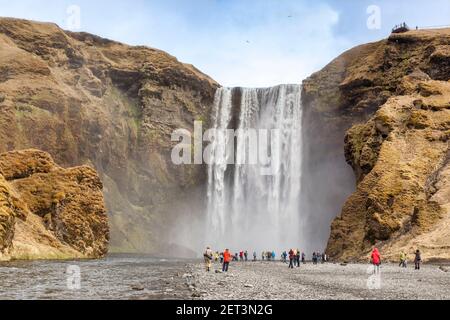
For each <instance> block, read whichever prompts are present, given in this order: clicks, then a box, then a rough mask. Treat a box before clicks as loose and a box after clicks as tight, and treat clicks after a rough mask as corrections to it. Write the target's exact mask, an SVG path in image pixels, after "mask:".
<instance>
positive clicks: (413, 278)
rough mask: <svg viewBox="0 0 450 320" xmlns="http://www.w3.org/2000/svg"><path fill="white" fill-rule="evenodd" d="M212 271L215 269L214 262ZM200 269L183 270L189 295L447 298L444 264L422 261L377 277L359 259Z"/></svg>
mask: <svg viewBox="0 0 450 320" xmlns="http://www.w3.org/2000/svg"><path fill="white" fill-rule="evenodd" d="M214 270H220V266H219V264H215V265H214ZM214 270H213V271H212V272H210V273H206V272H205V271H204V270H203V265H202V264H191V265H189V266H188V268H187V273H186V274H184V275H183V277H184V279H185V281H186V284H185V285H186V286H188V287H189V288H190V290H191V292H192V298H194V299H206V300H211V299H225V300H227V299H232V300H240V299H250V300H252V299H263V300H264V299H274V300H277V299H289V300H292V299H294V300H298V299H300V300H310V299H314V300H316V299H319V300H320V299H352V300H353V299H377V300H383V299H389V300H398V299H446V300H449V299H450V267H449V266H446V267H441V268H439V265H424V266H423V268H422V270H420V271H415V270H414V267H412V266H408V268H407V269H402V268H399V267H398V266H397V265H394V264H384V265H382V267H381V272H380V278H379V281H378V278H374V277H371V276H372V272H371V271H372V269H371V267H370V266H369V265H364V264H348V265H345V266H343V265H340V264H332V263H327V264H319V265H312V264H310V263H309V264H306V265H302V266H301V267H300V268H295V269H293V270H292V269H288V267H287V265H286V264H284V263H282V262H245V263H242V262H236V263H233V264H231V265H230V271H229V272H228V273H216V272H215V271H214Z"/></svg>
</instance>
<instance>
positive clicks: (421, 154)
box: [303, 29, 450, 260]
mask: <svg viewBox="0 0 450 320" xmlns="http://www.w3.org/2000/svg"><path fill="white" fill-rule="evenodd" d="M449 79H450V30H449V29H441V30H418V31H410V32H407V33H401V34H393V35H391V36H390V37H389V38H388V39H386V40H383V41H380V42H376V43H371V44H367V45H363V46H359V47H356V48H354V49H352V50H350V51H348V52H346V53H344V54H343V55H341V56H340V57H338V58H337V59H336V60H334V61H333V62H332V63H330V64H329V65H328V66H326V67H325V68H324V69H323V70H322V71H320V72H318V73H316V74H314V75H312V76H311V77H310V78H308V79H307V80H305V81H304V92H303V102H304V105H305V121H306V122H307V123H309V124H310V125H309V126H306V127H307V129H306V130H305V134H306V135H307V136H308V137H309V139H310V148H309V150H308V151H309V154H308V155H307V156H306V163H307V164H308V163H309V164H311V165H312V166H314V161H316V159H321V160H320V161H319V165H318V166H319V167H318V169H320V163H332V162H334V161H337V164H336V167H338V168H342V163H343V162H344V161H343V159H344V157H345V159H346V161H347V163H348V164H349V165H350V166H351V167H352V168H353V171H354V174H355V180H356V191H355V192H353V194H351V196H350V197H349V198H348V199H347V200H346V202H345V203H344V205H343V208H342V212H341V214H340V215H339V216H338V217H337V218H336V219H335V220H334V222H333V223H332V226H331V236H330V239H329V242H328V248H327V251H328V253H329V255H330V256H331V257H332V258H336V259H341V260H358V259H365V258H367V256H368V254H369V252H370V251H371V249H372V248H373V247H374V246H378V247H379V248H380V249H381V251H382V253H383V255H384V257H385V258H387V259H397V257H398V255H399V253H400V251H401V250H405V252H407V253H412V252H413V251H414V250H415V249H421V250H422V252H423V256H424V258H425V259H441V258H442V259H449V258H450V211H449V209H450V206H449V202H450V193H449V192H450V185H449V172H450V167H449V156H450V154H449V144H448V143H449V142H448V139H449V133H450V131H449V129H450V110H449V109H450V82H449ZM323 128H326V130H324V129H323ZM316 166H317V165H316ZM340 172H342V174H341V175H340V176H339V178H340V179H342V181H348V178H347V179H346V178H345V177H344V175H345V171H344V169H343V168H342V171H340ZM310 177H311V176H310ZM324 181H326V180H322V181H313V182H312V184H313V187H314V188H318V189H320V188H323V189H325V190H327V193H326V194H330V193H331V194H333V193H334V194H337V195H338V197H339V198H342V197H343V195H344V194H345V193H348V192H351V191H353V190H350V189H349V187H348V185H339V184H335V185H333V188H334V190H329V189H330V187H327V186H326V185H325V186H324V184H326V183H328V182H324ZM327 188H328V189H327ZM319 202H320V199H319ZM319 208H321V209H323V207H319ZM317 214H320V212H317Z"/></svg>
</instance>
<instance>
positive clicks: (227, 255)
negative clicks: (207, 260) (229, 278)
mask: <svg viewBox="0 0 450 320" xmlns="http://www.w3.org/2000/svg"><path fill="white" fill-rule="evenodd" d="M230 261H231V253H230V250H229V249H225V252H224V253H223V265H222V272H228V266H229V265H230Z"/></svg>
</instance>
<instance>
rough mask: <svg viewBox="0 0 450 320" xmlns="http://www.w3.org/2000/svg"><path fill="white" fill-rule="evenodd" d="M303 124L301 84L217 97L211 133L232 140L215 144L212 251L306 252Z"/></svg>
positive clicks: (211, 183) (226, 92)
mask: <svg viewBox="0 0 450 320" xmlns="http://www.w3.org/2000/svg"><path fill="white" fill-rule="evenodd" d="M301 118H302V108H301V86H300V85H280V86H277V87H273V88H265V89H247V88H234V89H231V88H220V89H218V90H217V93H216V97H215V103H214V110H213V119H212V120H213V128H214V129H215V130H216V131H219V132H224V131H225V130H227V129H234V132H235V136H230V135H227V134H220V135H216V137H215V138H214V139H212V142H211V144H210V149H209V156H210V164H209V165H208V193H207V198H208V204H207V231H206V236H207V237H206V238H207V239H206V240H207V242H208V244H210V245H213V246H214V247H215V248H218V249H219V248H220V249H223V248H224V247H229V248H230V249H233V250H238V249H246V250H249V251H253V250H257V251H258V252H260V251H261V250H269V249H270V250H272V249H276V250H281V249H283V250H285V249H287V248H290V247H301V246H304V245H305V243H304V241H305V239H304V236H303V235H304V232H303V230H302V227H303V226H304V221H302V211H301V208H302V206H301V200H300V199H301V168H302V165H301V160H302V130H301V123H302V119H301ZM228 131H229V130H228ZM255 137H256V140H255V139H254V138H255ZM252 138H253V139H252ZM255 141H257V143H256V149H255V148H252V146H253V147H255ZM266 142H267V143H266ZM252 143H253V144H252ZM230 144H231V145H232V146H234V148H232V150H231V152H230V150H229V149H228V148H227V146H229V145H230ZM264 146H265V147H264ZM233 149H234V150H233ZM233 151H234V152H233ZM256 155H257V157H256V158H255V156H256ZM251 159H253V161H252V160H251ZM277 160H278V161H277Z"/></svg>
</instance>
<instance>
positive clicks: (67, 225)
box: [0, 149, 109, 260]
mask: <svg viewBox="0 0 450 320" xmlns="http://www.w3.org/2000/svg"><path fill="white" fill-rule="evenodd" d="M102 187H103V186H102V182H101V181H100V178H99V176H98V175H97V173H96V172H95V170H94V169H92V168H90V167H88V166H80V167H74V168H68V169H64V168H61V167H59V166H58V165H56V164H55V163H54V161H53V159H52V158H51V156H50V155H49V154H48V153H45V152H42V151H39V150H33V149H30V150H23V151H14V152H8V153H3V154H0V260H9V259H65V258H99V257H103V256H104V255H105V254H106V253H107V251H108V240H109V226H108V217H107V214H106V209H105V205H104V200H103V194H102Z"/></svg>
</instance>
